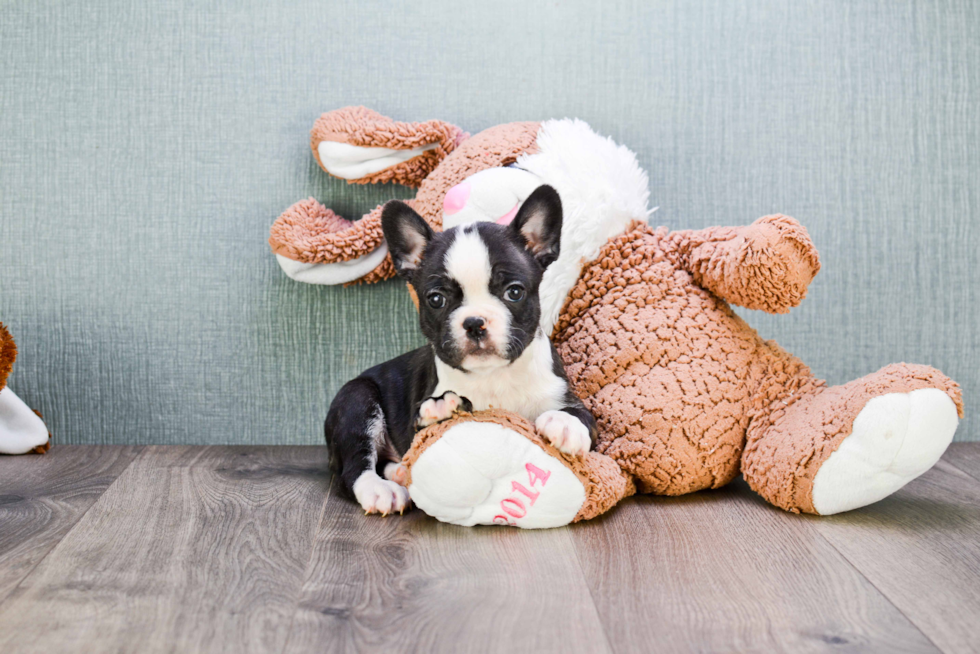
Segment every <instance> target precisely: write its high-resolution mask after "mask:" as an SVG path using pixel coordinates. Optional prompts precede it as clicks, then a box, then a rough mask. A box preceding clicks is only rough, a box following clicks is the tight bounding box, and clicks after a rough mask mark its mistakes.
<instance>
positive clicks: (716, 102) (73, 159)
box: [0, 0, 980, 443]
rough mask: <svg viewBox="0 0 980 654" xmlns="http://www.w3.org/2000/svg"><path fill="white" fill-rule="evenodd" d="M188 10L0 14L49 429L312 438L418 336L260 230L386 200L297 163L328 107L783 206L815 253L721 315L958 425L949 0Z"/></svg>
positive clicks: (16, 213)
mask: <svg viewBox="0 0 980 654" xmlns="http://www.w3.org/2000/svg"><path fill="white" fill-rule="evenodd" d="M210 4H212V3H200V2H191V1H186V2H182V1H180V0H160V1H155V2H87V3H66V2H60V1H47V0H33V1H30V2H26V1H25V2H9V1H7V2H3V3H2V16H3V19H2V21H0V55H2V61H3V71H4V72H3V75H2V76H0V193H2V195H0V320H3V321H4V322H6V323H7V324H8V325H9V326H10V328H11V330H12V331H13V333H14V334H15V336H16V338H17V340H18V343H19V345H20V349H21V358H20V360H19V361H18V364H17V366H16V368H15V370H14V373H13V375H12V378H11V380H10V383H11V386H12V387H13V388H14V389H15V390H16V391H17V392H18V393H19V394H20V395H21V396H22V397H23V398H24V399H25V400H26V401H28V402H29V403H30V404H31V405H32V406H35V407H37V408H39V409H40V410H41V411H43V412H44V414H45V416H46V417H47V419H48V422H49V424H50V426H51V428H52V431H53V432H54V433H55V435H56V437H57V439H58V441H59V442H72V443H314V442H318V441H319V439H320V438H321V434H320V423H321V420H322V417H323V415H324V413H325V411H326V408H327V405H328V403H329V400H330V398H331V396H332V395H333V393H334V392H335V391H336V390H337V388H338V387H339V385H340V384H342V383H343V382H344V381H345V380H346V379H348V378H350V377H351V376H353V375H355V374H356V373H358V372H359V371H361V370H362V369H364V368H366V367H367V366H369V365H371V364H374V363H376V362H378V361H381V360H383V359H386V358H389V357H391V356H393V355H395V354H397V353H400V352H402V351H404V350H406V349H408V348H410V347H413V346H415V345H417V344H418V343H419V342H420V337H419V334H418V330H417V327H416V325H415V322H414V311H413V309H412V308H411V305H410V303H409V300H408V298H407V296H406V294H405V293H404V291H403V289H402V287H401V286H400V285H399V284H397V283H389V284H385V285H381V286H378V287H372V288H349V289H337V288H316V287H309V286H304V285H301V284H297V283H295V282H292V281H290V280H288V279H287V278H286V277H285V276H284V275H283V274H282V273H281V272H280V271H279V269H278V267H277V266H276V264H275V261H274V259H273V257H272V255H271V254H270V252H269V250H268V246H267V245H266V238H267V232H268V227H269V225H270V224H271V222H272V221H273V220H274V219H275V217H276V216H277V215H278V214H279V212H280V211H282V210H283V209H284V208H285V207H287V206H288V205H289V204H291V203H292V202H294V201H296V200H298V199H301V198H304V197H307V196H310V195H312V196H315V197H316V198H318V199H319V200H321V201H322V202H324V203H325V204H327V206H330V207H332V208H334V209H336V210H338V211H339V212H340V213H342V214H343V215H346V216H349V217H354V216H359V215H361V214H362V213H364V212H365V211H367V210H369V209H371V208H373V207H374V206H375V205H376V204H377V203H379V202H380V201H382V200H385V199H388V198H391V197H406V196H408V195H409V194H410V193H409V191H408V190H407V189H403V188H399V187H391V186H387V187H359V186H358V187H352V186H347V185H345V184H343V183H341V182H339V181H338V180H332V179H328V178H327V177H326V175H325V174H323V173H322V172H321V171H320V170H319V169H318V168H317V167H316V166H315V164H314V162H313V159H312V156H311V154H310V152H309V148H308V136H307V133H308V130H309V127H310V126H311V124H312V122H313V120H314V119H315V118H316V117H317V116H318V115H319V114H320V113H321V112H322V111H325V110H328V109H332V108H336V107H341V106H344V105H348V104H365V105H368V106H370V107H372V108H375V109H377V110H379V111H381V112H383V113H385V114H388V115H390V116H392V117H395V118H398V119H403V120H422V119H427V118H442V119H445V120H449V121H452V122H455V123H457V124H459V125H460V126H462V127H464V128H465V129H468V130H469V131H471V132H475V131H478V130H480V129H483V128H485V127H488V126H490V125H494V124H497V123H501V122H508V121H512V120H528V119H543V118H549V117H562V116H578V117H581V118H583V119H585V120H587V121H588V122H590V123H591V124H592V125H593V126H594V127H595V128H596V129H597V130H598V131H600V132H603V133H606V134H610V135H612V136H613V137H614V138H616V139H617V140H618V141H620V142H622V143H624V144H627V145H629V146H630V147H631V148H633V149H634V150H635V151H636V152H637V154H638V156H639V159H640V161H641V163H642V164H643V165H644V166H646V167H647V169H648V170H649V171H650V185H651V192H652V204H653V205H659V206H660V207H661V208H660V210H659V211H658V212H657V213H656V214H654V216H653V219H652V221H653V222H656V223H659V224H666V225H668V226H670V227H675V228H682V227H703V226H707V225H712V224H739V223H746V222H749V221H751V220H753V219H754V218H756V217H758V216H760V215H763V214H766V213H772V212H777V211H780V212H784V213H788V214H791V215H794V216H796V217H797V218H799V219H800V220H801V221H803V222H804V224H806V225H807V226H808V228H809V229H810V232H811V234H812V236H813V238H814V241H815V242H816V244H817V247H818V248H819V249H820V252H821V255H822V259H823V264H824V269H823V271H822V272H821V273H820V275H819V276H818V277H817V279H816V280H815V282H814V283H813V285H812V287H811V291H810V296H809V298H808V299H807V300H806V301H805V302H804V304H803V306H802V307H800V308H799V309H797V310H795V311H794V312H793V313H792V314H791V315H789V316H778V317H770V316H764V315H756V314H751V315H748V319H749V320H750V322H751V323H753V324H754V325H755V326H757V327H758V328H759V329H760V331H761V332H762V333H763V335H765V336H767V337H773V338H778V339H779V340H780V341H781V342H782V343H783V344H784V345H785V346H786V347H787V348H788V349H790V350H792V351H794V352H795V353H796V354H798V355H799V356H801V357H802V358H803V359H804V360H806V361H807V362H809V363H810V364H811V365H812V367H813V368H814V369H815V371H816V372H817V373H818V374H820V375H823V376H826V377H827V378H829V379H830V381H832V382H835V383H836V382H841V381H845V380H847V379H850V378H853V377H856V376H860V375H863V374H865V373H868V372H871V371H873V370H875V369H877V368H878V367H880V366H882V365H884V364H886V363H889V362H892V361H900V360H906V361H914V362H922V363H929V364H933V365H935V366H937V367H940V368H941V369H943V370H944V371H945V372H947V373H948V374H950V375H951V376H953V377H954V378H956V379H958V380H959V381H960V382H961V383H962V384H963V386H964V388H965V390H966V402H967V410H968V411H970V412H971V417H968V419H967V420H966V421H965V422H964V423H963V424H962V425H961V428H960V431H959V433H958V438H959V439H961V440H962V439H977V438H978V437H980V421H978V420H977V419H975V418H973V417H972V411H974V410H975V408H976V407H977V406H978V405H980V402H978V401H977V400H980V349H978V347H977V345H978V343H977V335H976V327H975V326H976V324H977V322H978V318H980V313H978V309H977V306H978V302H977V300H978V290H977V288H978V286H977V285H978V272H977V271H978V270H980V254H978V253H980V225H978V220H980V210H978V207H980V186H978V184H977V180H978V179H980V67H978V66H977V62H978V61H980V43H978V38H977V32H976V29H977V25H980V9H978V5H977V3H973V2H968V1H966V0H961V1H957V2H897V1H893V0H887V1H886V0H874V1H871V2H861V3H854V2H844V1H842V2H774V1H764V2H752V3H739V2H729V1H728V0H703V1H695V2H691V1H688V0H678V1H677V2H646V1H644V2H635V3H625V2H624V3H615V4H614V3H598V2H591V1H582V2H578V1H576V2H561V3H524V2H521V3H516V2H515V3H507V2H493V3H449V2H446V3H434V2H414V3H377V2H365V1H363V0H345V1H343V2H324V1H323V0H315V1H314V0H299V1H290V2H268V1H267V0H262V1H258V0H257V1H255V2H227V3H221V7H220V8H217V9H215V8H208V6H209V5H210ZM746 313H748V312H746Z"/></svg>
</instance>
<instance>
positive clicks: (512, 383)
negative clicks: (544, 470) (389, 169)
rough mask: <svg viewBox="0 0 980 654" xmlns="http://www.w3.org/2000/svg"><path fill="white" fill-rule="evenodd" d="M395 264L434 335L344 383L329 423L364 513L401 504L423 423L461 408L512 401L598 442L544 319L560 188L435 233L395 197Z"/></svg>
mask: <svg viewBox="0 0 980 654" xmlns="http://www.w3.org/2000/svg"><path fill="white" fill-rule="evenodd" d="M381 222H382V227H383V229H384V235H385V240H386V241H387V243H388V250H389V252H390V253H391V258H392V261H393V262H394V264H395V268H396V270H397V271H398V274H399V275H400V276H402V277H403V278H404V279H406V280H407V281H408V282H409V283H410V284H411V285H412V288H413V289H415V292H416V294H417V295H418V298H419V325H420V326H421V328H422V333H423V334H424V335H425V337H426V338H427V339H428V341H429V343H428V345H426V346H424V347H421V348H419V349H417V350H415V351H413V352H409V353H407V354H403V355H401V356H400V357H397V358H395V359H392V360H391V361H386V362H385V363H382V364H380V365H377V366H375V367H373V368H371V369H369V370H367V371H365V372H364V373H362V374H361V375H360V376H359V377H357V378H356V379H354V380H352V381H350V382H348V383H347V384H345V385H344V386H343V387H342V388H341V389H340V391H339V392H338V393H337V396H336V397H335V398H334V400H333V403H332V404H331V406H330V410H329V412H328V413H327V419H326V424H325V426H324V427H325V433H326V439H327V445H328V446H329V447H330V449H331V455H332V456H331V459H332V461H333V464H334V466H335V467H336V468H337V469H338V470H339V473H340V478H341V480H342V482H343V485H344V487H345V488H346V489H347V490H348V491H349V492H350V493H351V494H352V495H353V496H354V498H355V499H356V500H357V502H358V503H359V504H360V505H361V507H362V508H363V509H364V510H365V511H366V512H367V513H381V514H383V515H387V514H388V513H391V512H394V511H398V512H401V511H404V510H405V508H406V507H407V506H408V505H409V502H410V498H409V493H408V489H406V488H405V487H404V486H403V485H402V483H401V482H404V481H405V479H404V475H405V471H404V469H403V468H402V467H401V465H400V463H399V461H400V460H401V458H402V455H403V454H404V453H405V451H406V450H408V448H409V446H410V445H411V443H412V438H413V436H414V435H415V432H416V431H417V430H418V429H421V428H423V427H425V426H428V425H430V424H433V423H436V422H439V421H442V420H446V419H448V418H449V417H451V416H452V415H453V414H454V413H455V412H457V411H479V410H483V409H489V408H491V407H492V408H498V409H506V410H509V411H513V412H515V413H518V414H520V415H523V416H524V417H526V418H528V419H529V420H532V421H534V423H535V426H536V427H537V430H538V432H539V433H540V434H541V435H542V436H543V437H544V438H545V439H547V440H548V441H549V442H550V443H552V444H553V445H554V446H555V447H557V448H558V449H559V450H561V451H562V452H565V453H567V454H571V455H582V454H584V453H585V452H587V451H588V450H589V449H591V448H592V447H594V446H595V439H596V422H595V419H594V418H593V417H592V415H591V414H590V413H589V412H588V410H586V408H585V406H584V405H583V404H582V401H581V400H580V399H579V398H578V397H576V396H575V394H574V393H572V391H571V389H570V388H569V385H568V380H567V377H566V375H565V371H564V368H563V366H562V363H561V360H560V359H559V358H558V355H557V353H556V352H555V350H554V347H553V346H552V345H551V342H550V341H549V340H548V336H547V335H546V334H545V333H544V332H543V330H542V329H541V327H540V326H539V321H540V315H541V307H540V302H539V298H538V285H539V284H540V282H541V276H542V275H543V274H544V271H545V269H546V268H547V267H548V266H549V265H550V264H551V263H552V262H553V261H555V259H557V258H558V254H559V247H560V241H561V225H562V209H561V199H560V198H559V196H558V192H557V191H555V189H553V188H552V187H550V186H540V187H538V189H537V190H535V191H534V192H533V193H532V194H531V195H530V196H529V197H528V198H527V200H526V201H525V202H524V204H523V205H521V208H520V210H518V212H517V214H516V216H515V217H514V219H513V221H511V222H510V224H508V225H502V224H496V223H490V222H477V223H472V224H468V225H461V226H459V227H454V228H452V229H449V230H446V231H445V232H440V233H435V232H433V231H432V229H431V228H430V227H429V225H428V224H427V223H426V222H425V220H423V219H422V217H421V216H419V215H418V214H417V213H416V212H415V211H414V210H413V209H412V208H411V207H409V206H408V205H407V204H405V203H403V202H398V201H393V202H389V203H388V204H387V205H385V208H384V210H383V211H382V215H381Z"/></svg>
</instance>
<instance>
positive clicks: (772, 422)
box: [742, 363, 963, 513]
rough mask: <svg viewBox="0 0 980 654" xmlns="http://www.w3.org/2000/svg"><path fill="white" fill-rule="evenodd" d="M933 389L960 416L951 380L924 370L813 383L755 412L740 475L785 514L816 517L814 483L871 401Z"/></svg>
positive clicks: (908, 367) (892, 369) (897, 367)
mask: <svg viewBox="0 0 980 654" xmlns="http://www.w3.org/2000/svg"><path fill="white" fill-rule="evenodd" d="M927 388H936V389H939V390H941V391H942V392H944V393H945V394H946V395H947V396H949V398H950V399H951V400H952V401H953V404H954V405H955V406H956V412H957V415H958V416H959V417H960V418H962V417H963V394H962V391H961V389H960V387H959V385H958V384H956V382H954V381H953V380H951V379H949V378H948V377H946V376H945V375H943V374H942V373H940V372H939V371H938V370H936V369H935V368H930V367H929V366H921V365H912V364H907V363H895V364H891V365H888V366H885V367H884V368H882V369H881V370H879V371H878V372H875V373H872V374H870V375H867V376H865V377H862V378H860V379H855V380H854V381H851V382H848V383H846V384H842V385H841V386H834V387H830V388H828V387H827V386H825V385H824V384H823V383H822V382H819V381H818V380H815V383H813V384H810V385H809V386H808V387H806V388H805V391H806V392H801V393H796V394H794V395H793V397H787V398H786V400H785V401H783V402H776V403H773V404H771V405H770V410H769V411H767V412H765V413H760V414H759V415H757V416H756V417H755V419H754V420H753V421H752V424H751V425H750V427H749V430H748V434H747V436H748V439H747V443H746V446H745V453H744V454H743V456H742V474H743V475H744V476H745V479H746V481H747V482H748V483H749V486H750V487H751V488H752V489H753V490H754V491H755V492H757V493H759V495H761V496H762V497H764V498H765V499H766V500H767V501H769V502H770V503H772V504H775V505H776V506H778V507H780V508H783V509H786V510H787V511H793V512H799V511H802V512H804V513H817V511H816V509H815V507H814V505H813V481H814V478H815V477H816V474H817V472H818V471H819V470H820V467H821V466H822V465H823V464H824V462H825V461H827V459H828V458H829V457H830V455H831V454H833V453H834V451H835V450H836V449H837V447H838V446H839V445H840V443H841V441H843V440H844V438H846V437H847V436H849V435H850V434H851V433H852V431H853V426H854V420H855V418H857V416H858V414H859V413H861V411H862V410H863V409H864V408H865V407H866V406H867V404H868V402H869V401H870V400H871V399H873V398H876V397H881V396H883V395H885V394H888V393H908V392H911V391H915V390H920V389H927Z"/></svg>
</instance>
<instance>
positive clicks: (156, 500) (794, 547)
mask: <svg viewBox="0 0 980 654" xmlns="http://www.w3.org/2000/svg"><path fill="white" fill-rule="evenodd" d="M314 651H315V652H355V651H368V652H369V651H383V652H471V651H472V652H497V651H515V652H661V651H662V652H684V651H698V652H751V651H758V652H778V651H785V652H808V651H846V652H850V651H881V652H977V651H980V444H966V443H964V444H955V445H953V446H952V447H951V448H950V450H949V452H947V454H946V456H945V457H944V459H943V461H941V462H940V463H939V465H937V466H936V467H935V468H934V469H933V470H931V471H929V472H928V473H926V474H925V475H924V476H923V477H921V478H920V479H918V480H916V481H914V482H912V483H911V484H909V485H908V486H907V487H906V488H904V489H902V490H901V491H899V492H898V493H896V494H895V495H894V496H892V497H890V498H888V499H886V500H884V501H882V502H880V503H878V504H876V505H874V506H871V507H868V508H865V509H862V510H859V511H854V512H851V513H848V514H844V515H841V516H833V517H828V518H816V517H809V516H796V515H791V514H788V513H784V512H782V511H779V510H777V509H773V508H772V507H769V506H767V505H766V504H765V503H764V502H763V501H762V500H760V499H759V498H758V497H757V496H755V495H754V494H753V493H752V492H751V491H750V490H749V489H748V487H747V486H746V485H745V484H744V483H743V482H741V481H739V482H736V483H734V484H732V485H731V486H729V487H728V488H725V489H722V490H719V491H712V492H705V493H698V494H695V495H691V496H687V497H681V498H651V497H640V498H632V499H630V500H627V501H626V502H624V503H623V504H622V505H620V506H619V507H618V508H617V509H615V510H613V511H612V512H611V513H610V514H608V515H606V516H604V517H602V518H599V519H597V520H593V521H591V522H588V523H585V524H581V525H575V526H573V527H570V528H563V529H553V530H548V531H539V532H525V531H519V530H511V529H502V528H496V527H492V528H472V529H465V528H459V527H453V526H449V525H444V524H441V523H438V522H436V521H434V520H432V519H429V518H427V517H426V516H424V515H422V514H421V513H420V512H418V511H413V512H410V513H408V514H406V515H405V516H403V517H402V516H393V517H389V518H380V517H376V516H365V515H364V514H363V512H361V511H359V510H358V508H357V507H356V506H355V505H353V504H352V503H350V502H348V501H347V500H345V499H343V498H342V497H341V496H340V495H339V494H338V493H337V489H336V488H335V487H334V485H333V481H332V480H331V478H330V476H329V474H328V473H327V471H326V451H325V448H322V447H144V448H139V447H96V446H77V447H69V446H56V447H54V448H52V450H51V452H50V453H49V454H47V455H44V456H25V457H0V652H3V653H4V654H7V653H19V652H44V653H45V654H51V653H53V652H141V653H142V652H234V653H238V652H314Z"/></svg>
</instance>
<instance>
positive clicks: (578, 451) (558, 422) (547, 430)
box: [534, 411, 592, 456]
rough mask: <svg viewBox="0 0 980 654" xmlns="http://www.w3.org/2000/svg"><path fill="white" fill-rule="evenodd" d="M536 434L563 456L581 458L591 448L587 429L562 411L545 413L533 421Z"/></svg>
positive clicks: (573, 417) (580, 422)
mask: <svg viewBox="0 0 980 654" xmlns="http://www.w3.org/2000/svg"><path fill="white" fill-rule="evenodd" d="M534 427H535V428H536V429H537V430H538V433H539V434H541V435H542V436H544V438H545V439H546V440H547V441H548V442H549V443H551V444H552V445H554V446H555V447H557V448H558V449H559V450H560V451H561V452H564V453H565V454H571V455H572V456H582V455H584V454H585V453H586V452H588V451H589V448H590V447H592V439H591V438H590V437H589V428H588V427H586V426H585V425H583V424H582V421H581V420H579V419H578V418H576V417H575V416H573V415H571V414H569V413H565V412H564V411H545V412H544V413H542V414H541V415H540V416H538V419H537V420H535V421H534Z"/></svg>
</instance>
